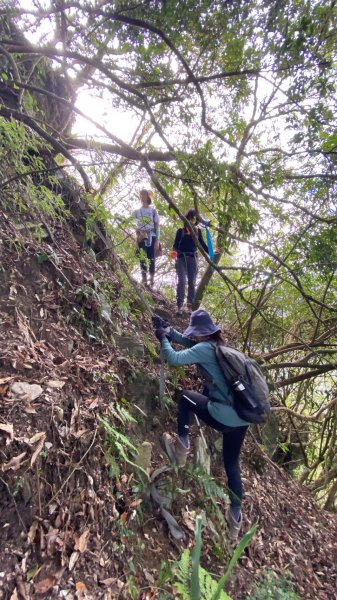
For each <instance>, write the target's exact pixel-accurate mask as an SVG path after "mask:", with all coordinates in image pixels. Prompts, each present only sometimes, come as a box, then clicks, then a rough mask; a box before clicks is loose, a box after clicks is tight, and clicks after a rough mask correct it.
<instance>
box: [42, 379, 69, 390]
mask: <svg viewBox="0 0 337 600" xmlns="http://www.w3.org/2000/svg"><path fill="white" fill-rule="evenodd" d="M46 385H47V386H48V387H50V388H53V389H55V390H60V389H62V388H63V386H64V385H65V381H61V379H48V381H46Z"/></svg>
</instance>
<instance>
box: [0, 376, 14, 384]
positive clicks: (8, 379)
mask: <svg viewBox="0 0 337 600" xmlns="http://www.w3.org/2000/svg"><path fill="white" fill-rule="evenodd" d="M12 379H14V377H1V378H0V385H2V384H3V383H8V381H12Z"/></svg>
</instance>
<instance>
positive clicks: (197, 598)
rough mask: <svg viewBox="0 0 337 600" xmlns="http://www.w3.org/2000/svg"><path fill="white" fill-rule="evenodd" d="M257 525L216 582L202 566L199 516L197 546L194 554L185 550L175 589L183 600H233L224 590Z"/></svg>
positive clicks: (196, 533)
mask: <svg viewBox="0 0 337 600" xmlns="http://www.w3.org/2000/svg"><path fill="white" fill-rule="evenodd" d="M256 527H257V525H254V526H253V527H252V528H251V529H250V530H249V531H248V532H247V533H246V534H245V535H244V537H243V538H242V540H241V541H240V543H239V544H238V546H237V548H236V549H235V551H234V554H233V556H232V558H231V560H230V562H229V565H228V567H227V569H226V572H225V574H224V575H223V576H222V577H221V579H220V580H219V581H216V580H215V579H214V578H213V577H212V576H211V575H210V573H209V572H208V571H207V570H206V569H204V568H203V567H201V566H200V557H201V546H202V539H201V529H202V518H201V517H200V516H198V517H197V518H196V524H195V546H194V548H193V551H192V553H191V552H190V551H189V550H187V549H186V550H184V551H183V553H182V555H181V558H180V561H179V564H178V571H177V581H176V582H175V584H174V585H175V588H176V590H177V592H178V593H179V597H180V598H181V599H182V600H231V599H230V596H228V594H226V592H225V591H224V590H223V587H224V584H225V583H226V581H228V579H229V577H230V575H231V573H232V570H233V568H234V566H235V565H236V564H237V562H238V560H239V558H240V556H241V554H242V552H243V551H244V549H245V548H246V547H247V546H248V544H249V543H250V541H251V539H252V537H253V535H254V534H255V531H256Z"/></svg>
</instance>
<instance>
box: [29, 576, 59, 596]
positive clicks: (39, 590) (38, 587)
mask: <svg viewBox="0 0 337 600" xmlns="http://www.w3.org/2000/svg"><path fill="white" fill-rule="evenodd" d="M54 583H55V577H53V576H52V575H49V577H46V578H45V579H41V581H39V582H38V583H35V585H34V591H35V594H45V593H46V592H48V590H50V588H52V587H53V585H54Z"/></svg>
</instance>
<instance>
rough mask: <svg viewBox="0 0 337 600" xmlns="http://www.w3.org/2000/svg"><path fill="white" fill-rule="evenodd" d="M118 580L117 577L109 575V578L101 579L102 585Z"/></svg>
mask: <svg viewBox="0 0 337 600" xmlns="http://www.w3.org/2000/svg"><path fill="white" fill-rule="evenodd" d="M115 581H116V577H108V579H99V583H100V585H106V586H108V585H112V584H113V583H114V582H115Z"/></svg>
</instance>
